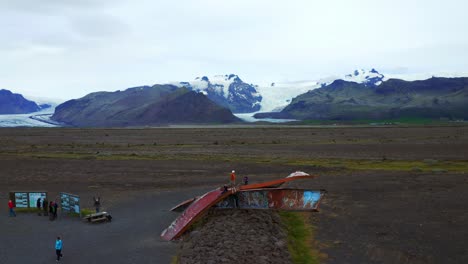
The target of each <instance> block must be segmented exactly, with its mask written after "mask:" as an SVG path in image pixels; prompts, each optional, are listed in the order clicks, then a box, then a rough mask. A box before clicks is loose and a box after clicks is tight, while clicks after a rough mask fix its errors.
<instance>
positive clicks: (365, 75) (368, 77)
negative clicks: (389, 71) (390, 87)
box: [343, 69, 385, 85]
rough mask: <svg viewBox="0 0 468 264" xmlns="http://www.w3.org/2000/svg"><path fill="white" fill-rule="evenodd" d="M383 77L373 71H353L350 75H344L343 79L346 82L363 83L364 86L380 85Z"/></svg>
mask: <svg viewBox="0 0 468 264" xmlns="http://www.w3.org/2000/svg"><path fill="white" fill-rule="evenodd" d="M384 78H385V76H384V75H383V74H381V73H379V72H378V71H376V70H375V69H372V70H370V71H366V70H363V69H360V70H355V71H354V72H353V73H352V74H347V75H345V77H344V79H343V80H345V81H348V82H357V83H363V84H365V85H380V84H381V83H382V81H383V80H384Z"/></svg>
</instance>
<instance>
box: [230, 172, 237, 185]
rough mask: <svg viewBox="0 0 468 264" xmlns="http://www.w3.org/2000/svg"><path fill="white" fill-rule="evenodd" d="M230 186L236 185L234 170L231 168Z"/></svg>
mask: <svg viewBox="0 0 468 264" xmlns="http://www.w3.org/2000/svg"><path fill="white" fill-rule="evenodd" d="M231 186H232V187H234V186H236V171H234V170H232V172H231Z"/></svg>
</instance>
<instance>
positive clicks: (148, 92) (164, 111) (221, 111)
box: [52, 85, 240, 127]
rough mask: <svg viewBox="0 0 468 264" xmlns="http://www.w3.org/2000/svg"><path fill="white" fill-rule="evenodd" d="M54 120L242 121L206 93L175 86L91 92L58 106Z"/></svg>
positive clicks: (81, 123)
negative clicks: (210, 98)
mask: <svg viewBox="0 0 468 264" xmlns="http://www.w3.org/2000/svg"><path fill="white" fill-rule="evenodd" d="M52 120H54V121H57V122H61V123H64V124H67V125H70V126H77V127H128V126H154V125H164V124H200V123H202V124H213V123H216V124H219V123H222V124H224V123H234V122H240V120H239V119H238V118H237V117H235V116H234V115H233V114H232V112H231V111H230V110H229V109H227V108H224V107H222V106H219V105H217V104H216V103H214V102H213V101H211V100H209V99H208V98H207V97H206V96H205V95H204V94H202V93H198V92H194V91H191V90H189V89H187V88H184V87H182V88H179V87H177V86H174V85H154V86H141V87H135V88H129V89H127V90H125V91H116V92H97V93H91V94H88V95H87V96H85V97H83V98H80V99H75V100H70V101H67V102H65V103H63V104H61V105H59V106H57V107H56V109H55V113H54V114H53V116H52Z"/></svg>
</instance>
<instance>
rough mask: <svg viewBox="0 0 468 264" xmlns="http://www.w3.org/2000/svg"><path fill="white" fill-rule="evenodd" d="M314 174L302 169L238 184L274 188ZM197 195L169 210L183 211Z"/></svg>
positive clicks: (240, 188)
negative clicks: (274, 177)
mask: <svg viewBox="0 0 468 264" xmlns="http://www.w3.org/2000/svg"><path fill="white" fill-rule="evenodd" d="M315 177H317V176H315V175H309V174H307V173H305V172H302V171H296V172H293V173H291V174H289V175H288V176H287V177H286V178H283V179H278V180H273V181H267V182H261V183H253V184H248V185H242V186H239V190H252V189H259V188H276V187H279V186H281V185H283V184H284V183H286V182H290V181H295V180H300V179H314V178H315ZM197 198H198V197H194V198H191V199H188V200H185V201H183V202H181V203H179V204H178V205H176V206H174V207H172V208H171V211H177V212H178V211H183V210H184V209H185V208H187V207H188V206H189V205H190V204H191V203H193V202H194V201H195V200H196V199H197Z"/></svg>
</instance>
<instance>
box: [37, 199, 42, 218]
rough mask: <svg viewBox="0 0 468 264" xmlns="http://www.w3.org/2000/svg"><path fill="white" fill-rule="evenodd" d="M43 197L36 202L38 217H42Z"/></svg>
mask: <svg viewBox="0 0 468 264" xmlns="http://www.w3.org/2000/svg"><path fill="white" fill-rule="evenodd" d="M41 205H42V203H41V197H39V198H37V201H36V207H37V215H42V214H41Z"/></svg>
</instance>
